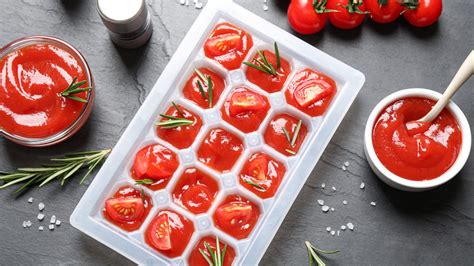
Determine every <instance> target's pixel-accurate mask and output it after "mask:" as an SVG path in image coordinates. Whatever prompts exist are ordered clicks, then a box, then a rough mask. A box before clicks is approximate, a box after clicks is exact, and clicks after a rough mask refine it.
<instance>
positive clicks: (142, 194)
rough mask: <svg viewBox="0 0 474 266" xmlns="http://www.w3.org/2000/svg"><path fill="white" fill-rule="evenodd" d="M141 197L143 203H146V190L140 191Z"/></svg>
mask: <svg viewBox="0 0 474 266" xmlns="http://www.w3.org/2000/svg"><path fill="white" fill-rule="evenodd" d="M140 197H141V198H142V201H143V202H145V190H143V188H142V189H140Z"/></svg>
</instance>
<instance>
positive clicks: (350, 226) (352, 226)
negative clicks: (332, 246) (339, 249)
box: [347, 223, 354, 231]
mask: <svg viewBox="0 0 474 266" xmlns="http://www.w3.org/2000/svg"><path fill="white" fill-rule="evenodd" d="M347 228H349V230H351V231H354V225H353V224H352V223H347Z"/></svg>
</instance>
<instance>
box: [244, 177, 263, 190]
mask: <svg viewBox="0 0 474 266" xmlns="http://www.w3.org/2000/svg"><path fill="white" fill-rule="evenodd" d="M244 182H245V183H247V184H249V185H251V186H254V187H256V188H259V189H262V190H267V189H266V188H264V187H262V186H261V185H259V184H257V183H255V182H253V181H252V180H250V179H244Z"/></svg>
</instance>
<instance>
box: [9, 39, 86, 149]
mask: <svg viewBox="0 0 474 266" xmlns="http://www.w3.org/2000/svg"><path fill="white" fill-rule="evenodd" d="M78 83H80V86H78V87H77V88H79V89H82V88H87V87H90V89H89V90H88V91H80V92H75V93H74V94H71V95H69V96H67V97H66V96H64V95H63V93H62V92H64V90H66V89H68V88H71V87H70V86H71V85H72V84H78ZM94 98H95V91H94V80H93V77H92V73H91V70H90V68H89V65H88V64H87V61H86V60H85V58H84V57H83V56H82V54H81V53H80V52H79V51H78V50H77V49H76V48H74V47H73V46H72V45H70V44H69V43H67V42H65V41H63V40H60V39H58V38H54V37H49V36H29V37H24V38H20V39H17V40H15V41H13V42H11V43H9V44H7V45H6V46H4V47H1V48H0V135H1V136H4V137H5V138H7V139H9V140H11V141H13V142H15V143H18V144H21V145H24V146H29V147H44V146H50V145H54V144H57V143H59V142H62V141H64V140H66V139H68V138H69V137H71V136H72V135H74V133H76V132H77V131H78V130H79V129H80V128H81V127H82V126H83V125H84V124H85V122H86V121H87V119H88V118H89V115H90V113H91V111H92V106H93V104H94Z"/></svg>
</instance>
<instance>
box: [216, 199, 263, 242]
mask: <svg viewBox="0 0 474 266" xmlns="http://www.w3.org/2000/svg"><path fill="white" fill-rule="evenodd" d="M259 216H260V209H259V208H258V206H257V205H255V203H253V202H251V201H250V200H248V199H246V198H244V197H242V196H239V195H230V196H228V197H227V198H225V200H224V201H223V202H222V203H221V204H220V205H219V207H217V209H216V212H215V213H214V223H215V225H216V227H217V228H219V229H221V230H222V231H224V232H226V233H227V234H229V235H231V236H233V237H235V238H237V239H244V238H247V237H248V236H249V235H250V233H251V232H252V230H253V228H254V227H255V224H256V223H257V221H258V217H259Z"/></svg>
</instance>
